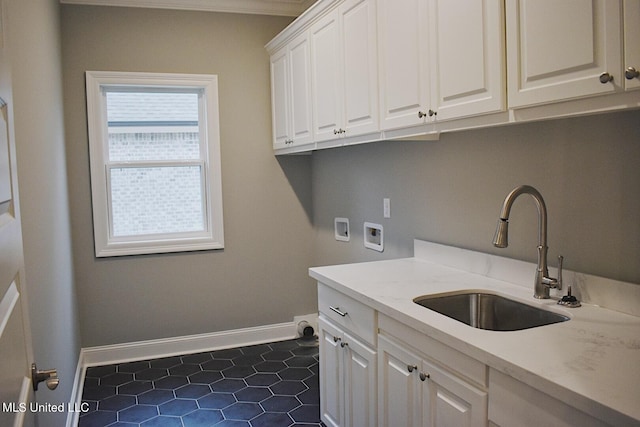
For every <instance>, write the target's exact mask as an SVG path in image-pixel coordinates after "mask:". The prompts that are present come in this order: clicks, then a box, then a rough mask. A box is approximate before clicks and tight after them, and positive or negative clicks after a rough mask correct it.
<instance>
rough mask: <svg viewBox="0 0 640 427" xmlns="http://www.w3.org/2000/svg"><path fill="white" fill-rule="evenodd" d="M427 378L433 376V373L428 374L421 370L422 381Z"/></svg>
mask: <svg viewBox="0 0 640 427" xmlns="http://www.w3.org/2000/svg"><path fill="white" fill-rule="evenodd" d="M427 378H431V375H429V374H427V373H424V372H420V380H421V381H424V380H426V379H427Z"/></svg>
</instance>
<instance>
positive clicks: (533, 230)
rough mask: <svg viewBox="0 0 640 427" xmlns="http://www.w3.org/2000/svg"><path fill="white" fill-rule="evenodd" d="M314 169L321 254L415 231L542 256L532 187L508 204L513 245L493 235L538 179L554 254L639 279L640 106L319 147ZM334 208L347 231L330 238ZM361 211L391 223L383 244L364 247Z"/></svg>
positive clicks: (407, 239) (354, 253) (353, 257)
mask: <svg viewBox="0 0 640 427" xmlns="http://www.w3.org/2000/svg"><path fill="white" fill-rule="evenodd" d="M312 169H313V206H314V225H315V227H316V230H317V240H316V244H317V256H316V259H315V263H316V264H332V263H344V262H351V261H359V260H376V259H384V258H394V257H402V256H410V255H412V239H413V238H420V239H425V240H430V241H434V242H438V243H444V244H450V245H454V246H458V247H463V248H468V249H473V250H479V251H483V252H489V253H495V254H497V255H501V256H506V257H511V258H517V259H522V260H526V261H531V262H535V261H536V257H537V251H536V247H537V244H538V243H537V238H538V235H537V213H536V212H537V211H536V208H535V204H534V202H533V199H532V198H531V197H529V196H521V197H520V198H519V199H518V200H517V201H516V203H515V205H514V208H513V210H512V211H511V221H510V224H511V225H510V230H509V233H510V246H509V248H507V249H497V248H494V247H493V246H492V244H491V241H492V238H493V233H494V231H495V225H496V221H497V219H498V215H499V213H500V208H501V206H502V201H503V200H504V197H505V196H506V195H507V193H508V192H509V191H510V190H511V189H512V188H514V187H515V186H517V185H520V184H530V185H533V186H534V187H536V188H537V189H538V190H540V192H541V193H542V195H543V197H544V198H545V201H546V204H547V210H548V213H549V243H548V246H549V260H550V261H549V263H550V265H552V266H555V265H556V257H557V255H558V254H562V255H564V256H565V267H566V268H568V269H570V270H576V271H581V272H585V273H591V274H594V275H600V276H605V277H610V278H614V279H618V280H624V281H631V282H634V283H640V263H639V262H638V259H640V221H639V220H638V219H639V218H640V197H639V195H640V112H639V111H637V110H636V111H629V112H623V113H612V114H603V115H594V116H588V117H582V118H574V119H564V120H554V121H547V122H541V123H530V124H522V125H513V126H506V127H500V128H494V129H484V130H472V131H466V132H458V133H451V134H445V135H442V136H441V139H440V141H438V142H384V143H376V144H368V145H363V146H354V147H349V148H342V149H333V150H327V151H320V152H316V153H314V155H313V168H312ZM384 197H389V198H390V199H391V218H390V219H384V218H383V210H382V199H383V198H384ZM336 216H338V217H348V218H349V219H350V222H351V229H352V239H351V242H348V243H343V242H338V241H336V240H335V239H334V237H333V218H334V217H336ZM364 221H372V222H375V223H380V224H382V225H383V226H384V233H385V235H384V239H385V242H386V247H385V251H384V252H383V253H382V254H379V253H377V252H374V251H372V250H369V249H364V247H363V244H362V227H363V222H364Z"/></svg>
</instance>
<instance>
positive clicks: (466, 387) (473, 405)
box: [420, 360, 488, 427]
mask: <svg viewBox="0 0 640 427" xmlns="http://www.w3.org/2000/svg"><path fill="white" fill-rule="evenodd" d="M423 378H424V380H423ZM420 379H421V380H422V387H423V394H422V396H423V397H422V399H423V403H422V405H421V406H422V409H423V425H424V426H427V427H438V426H456V427H474V426H486V425H487V418H488V413H487V411H488V405H487V402H488V397H487V393H486V392H485V391H482V390H479V389H477V388H475V387H473V386H472V385H470V384H468V383H466V382H465V381H462V380H461V379H459V378H457V377H455V376H453V375H450V374H448V373H447V372H445V371H443V370H442V369H440V368H438V367H436V366H435V365H432V364H431V363H429V362H427V361H424V360H423V362H422V371H421V373H420Z"/></svg>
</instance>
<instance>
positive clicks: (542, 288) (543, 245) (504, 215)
mask: <svg viewBox="0 0 640 427" xmlns="http://www.w3.org/2000/svg"><path fill="white" fill-rule="evenodd" d="M521 194H529V195H531V196H532V197H533V199H534V200H535V202H536V206H537V207H538V267H537V269H536V277H535V281H534V294H533V296H534V297H535V298H540V299H543V298H549V289H550V288H557V289H562V256H560V257H558V278H557V279H556V278H553V277H549V269H548V268H547V249H548V248H547V206H546V205H545V204H544V199H543V198H542V195H541V194H540V192H539V191H538V190H536V189H535V188H533V187H531V186H529V185H521V186H519V187H516V188H514V189H513V190H512V191H511V192H510V193H509V194H507V197H506V198H505V199H504V203H503V204H502V211H501V212H500V219H499V220H498V227H497V228H496V234H495V236H494V238H493V245H494V246H495V247H497V248H506V247H507V246H509V237H508V230H509V213H510V212H511V206H512V205H513V202H514V201H515V200H516V198H518V196H519V195H521Z"/></svg>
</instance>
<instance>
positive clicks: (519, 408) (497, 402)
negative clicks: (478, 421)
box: [489, 369, 610, 427]
mask: <svg viewBox="0 0 640 427" xmlns="http://www.w3.org/2000/svg"><path fill="white" fill-rule="evenodd" d="M489 388H490V389H491V397H490V398H489V419H490V420H491V422H492V423H493V425H499V426H515V425H517V426H521V427H538V426H554V427H572V426H588V427H605V426H608V425H610V424H607V423H604V422H602V421H600V420H598V419H596V418H594V417H592V416H591V415H588V414H586V413H584V412H582V411H580V410H579V409H577V408H574V407H572V406H569V405H567V404H566V403H564V402H562V401H560V399H559V398H558V397H559V396H552V395H550V394H547V393H543V392H541V391H539V390H536V389H534V388H533V387H530V386H528V385H527V384H524V383H523V382H520V381H518V380H516V379H514V378H512V377H510V376H508V375H505V374H503V373H502V372H499V371H497V370H495V369H491V370H490V372H489Z"/></svg>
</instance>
